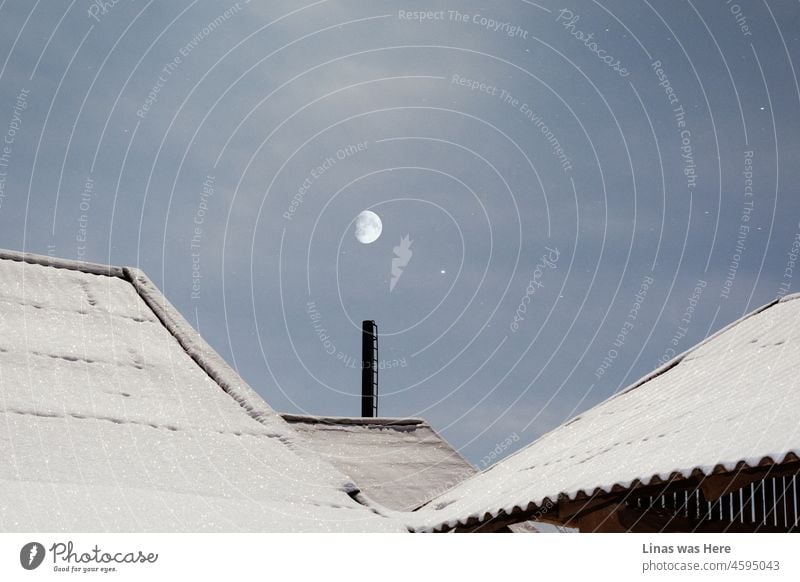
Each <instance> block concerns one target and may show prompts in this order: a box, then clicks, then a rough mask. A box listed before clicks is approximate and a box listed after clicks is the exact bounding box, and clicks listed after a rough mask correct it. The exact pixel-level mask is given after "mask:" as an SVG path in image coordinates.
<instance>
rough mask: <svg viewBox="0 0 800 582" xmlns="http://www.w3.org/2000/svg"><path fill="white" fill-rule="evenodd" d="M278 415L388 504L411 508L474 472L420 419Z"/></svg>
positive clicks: (371, 495)
mask: <svg viewBox="0 0 800 582" xmlns="http://www.w3.org/2000/svg"><path fill="white" fill-rule="evenodd" d="M283 417H284V419H286V420H287V421H288V422H289V424H290V425H291V426H292V428H293V429H294V430H295V431H296V432H298V433H299V434H300V435H301V436H302V437H303V438H305V439H306V441H307V442H308V446H309V448H310V449H311V450H312V451H315V452H316V453H318V454H320V455H322V457H323V458H324V459H326V460H327V461H329V462H330V463H331V464H333V466H334V467H336V468H337V469H339V470H340V471H341V472H342V473H344V474H345V475H347V476H348V477H350V478H351V479H352V480H353V481H354V482H355V484H356V485H357V486H358V488H359V489H360V490H361V491H362V492H363V493H364V494H365V495H366V496H367V497H369V498H371V499H373V500H375V501H377V502H378V503H380V504H381V505H383V506H385V507H387V508H389V509H394V510H411V509H414V508H416V507H418V506H420V505H422V504H423V503H424V502H425V501H427V500H429V499H431V498H432V497H435V496H436V495H439V494H440V493H443V492H444V491H446V490H447V489H449V488H451V487H454V486H455V485H457V484H458V483H460V482H461V481H463V480H464V479H466V478H467V477H469V476H471V475H473V474H475V472H476V471H475V468H474V467H473V466H472V465H470V463H469V462H468V461H467V460H466V459H464V458H463V457H462V456H461V455H460V454H458V452H457V451H455V450H454V449H453V448H452V447H451V446H450V444H449V443H447V441H445V440H444V439H443V438H442V437H441V436H439V434H438V433H437V432H436V431H435V430H433V429H432V428H431V427H430V426H429V425H428V423H426V422H425V421H424V420H420V419H414V418H411V419H409V418H342V417H321V416H298V415H292V414H284V415H283Z"/></svg>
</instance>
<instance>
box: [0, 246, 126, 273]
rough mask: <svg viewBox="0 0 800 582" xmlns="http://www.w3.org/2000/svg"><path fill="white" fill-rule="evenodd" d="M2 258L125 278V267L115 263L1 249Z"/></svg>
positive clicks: (0, 255) (0, 256) (0, 257)
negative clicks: (114, 264)
mask: <svg viewBox="0 0 800 582" xmlns="http://www.w3.org/2000/svg"><path fill="white" fill-rule="evenodd" d="M0 260H7V261H17V262H20V263H28V264H31V265H41V266H43V267H53V268H56V269H67V270H69V271H80V272H82V273H89V274H91V275H102V276H105V277H119V278H121V279H124V278H125V275H124V268H123V267H115V266H113V265H103V264H100V263H90V262H87V261H75V260H71V259H61V258H58V257H51V256H49V255H39V254H36V253H26V252H21V251H10V250H6V249H0Z"/></svg>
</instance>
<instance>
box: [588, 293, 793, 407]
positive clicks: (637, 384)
mask: <svg viewBox="0 0 800 582" xmlns="http://www.w3.org/2000/svg"><path fill="white" fill-rule="evenodd" d="M794 299H800V293H794V294H792V295H786V296H784V297H777V298H775V299H773V300H772V301H770V302H769V303H765V304H764V305H761V306H760V307H756V308H755V309H754V310H752V311H749V312H747V313H745V314H744V315H743V316H741V317H740V318H738V319H735V320H733V321H732V322H730V323H729V324H727V325H725V326H723V327H721V328H720V329H718V330H717V331H715V332H714V333H712V334H711V335H710V336H708V337H705V338H703V339H702V340H700V341H699V342H697V343H696V344H694V345H693V346H691V347H689V348H687V349H686V350H685V351H683V352H681V353H680V354H678V355H677V356H675V357H674V358H672V359H671V360H669V361H668V362H665V363H664V364H662V365H661V366H659V367H657V368H656V369H654V370H652V371H651V372H649V373H648V374H645V375H644V376H642V377H641V378H639V379H638V380H637V381H635V382H633V383H632V384H631V385H630V386H628V387H627V388H624V389H623V390H620V391H619V392H617V393H615V394H612V395H611V396H610V397H609V398H607V399H606V400H604V401H603V402H609V401H611V400H613V399H615V398H617V397H618V396H622V395H623V394H627V393H628V392H631V391H632V390H636V389H637V388H639V387H641V386H642V385H643V384H647V383H648V382H649V381H650V380H653V379H655V378H657V377H658V376H660V375H661V374H664V373H665V372H668V371H669V370H671V369H672V368H674V367H675V366H677V365H678V364H680V363H681V362H682V361H683V360H684V359H685V358H686V356H688V355H690V354H693V353H694V352H696V351H697V350H698V349H700V348H701V347H703V346H704V345H706V344H707V343H709V342H711V341H713V340H715V339H716V338H717V337H719V336H721V335H722V334H724V333H725V332H727V331H728V330H730V329H732V328H734V327H736V326H737V325H739V324H740V323H742V322H743V321H746V320H748V319H750V318H751V317H755V316H756V315H758V314H760V313H762V312H764V311H766V310H767V309H769V308H771V307H774V306H776V305H778V304H779V303H784V302H786V301H792V300H794Z"/></svg>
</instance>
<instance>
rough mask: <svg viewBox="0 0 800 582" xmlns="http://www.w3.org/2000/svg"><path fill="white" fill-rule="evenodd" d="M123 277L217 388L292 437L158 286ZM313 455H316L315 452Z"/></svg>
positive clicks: (352, 488)
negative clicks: (271, 420)
mask: <svg viewBox="0 0 800 582" xmlns="http://www.w3.org/2000/svg"><path fill="white" fill-rule="evenodd" d="M122 271H123V278H124V279H125V280H126V281H127V282H129V283H130V284H131V285H132V286H133V288H134V290H135V291H136V293H137V294H138V295H139V297H141V298H142V301H144V302H145V304H146V305H147V306H148V307H149V308H150V310H151V311H152V312H153V313H154V314H155V316H156V317H157V318H158V320H159V321H160V322H161V324H162V325H163V326H164V327H165V328H166V330H167V331H168V332H169V333H170V334H171V335H172V337H174V338H175V340H176V341H177V342H178V344H179V345H180V346H181V347H182V348H183V350H184V352H185V353H186V355H187V356H189V357H190V358H191V359H192V360H194V362H195V364H197V366H198V367H199V368H200V369H201V370H203V371H204V372H205V373H206V374H208V376H209V378H211V379H212V380H213V381H214V382H215V383H216V384H217V385H218V386H219V387H220V389H221V390H222V391H223V392H225V393H226V394H227V395H228V396H230V397H231V398H233V400H234V401H235V402H236V403H237V404H238V405H239V406H241V407H242V408H243V409H244V411H245V413H246V414H247V415H248V416H250V418H252V419H253V420H255V421H256V422H258V423H259V424H261V425H264V426H268V424H267V422H265V420H266V419H267V418H272V419H274V420H276V421H277V422H279V423H284V424H285V425H286V429H287V430H288V431H289V433H290V434H292V435H293V436H294V437H295V438H298V439H299V438H300V437H299V435H296V433H295V432H294V430H293V429H292V428H291V426H290V425H289V423H288V422H286V421H285V420H284V419H283V418H282V417H281V416H280V414H278V413H277V412H276V411H275V410H273V409H272V408H271V407H270V406H269V404H267V403H266V401H265V400H264V399H263V398H261V396H259V394H258V393H257V392H256V391H255V390H254V389H253V388H252V387H251V386H250V385H249V384H248V383H247V382H246V381H245V380H244V378H242V377H241V376H240V375H239V374H238V373H237V372H236V370H234V369H233V368H231V367H230V365H229V364H228V363H227V362H226V361H225V360H224V359H223V358H222V356H220V355H219V354H218V353H217V352H216V350H214V348H212V347H211V346H210V345H209V344H208V342H206V340H205V339H203V336H201V335H200V333H199V332H198V331H197V330H196V329H195V328H194V327H192V325H191V324H190V323H189V322H188V321H187V320H186V318H184V317H183V315H181V313H180V311H178V310H177V309H176V308H175V306H174V305H172V303H170V302H169V300H168V299H167V298H166V296H165V295H164V294H163V293H162V292H161V290H160V289H159V288H158V287H156V286H155V284H154V283H153V282H152V281H151V280H150V278H149V277H148V276H147V275H146V274H145V273H144V271H142V270H141V269H137V268H135V267H123V268H122ZM281 440H283V442H284V444H285V445H286V446H287V447H288V448H289V449H290V450H291V451H292V452H294V453H295V454H297V455H299V456H300V457H301V458H303V457H304V456H305V455H307V454H308V451H307V449H305V448H304V447H303V446H302V445H300V444H299V443H298V441H296V440H295V439H294V438H293V439H291V441H286V440H284V439H281ZM315 456H316V455H315ZM329 466H330V468H331V470H332V471H333V474H334V475H338V476H339V477H340V479H341V480H340V481H339V484H338V485H339V487H340V488H341V490H342V491H344V492H345V493H347V494H348V495H350V494H351V493H358V492H359V488H358V486H357V485H356V484H354V483H353V482H352V481H350V480H348V479H347V477H346V476H345V475H344V474H343V473H341V471H339V470H338V469H336V468H335V467H333V465H330V464H329Z"/></svg>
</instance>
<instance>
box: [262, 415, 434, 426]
mask: <svg viewBox="0 0 800 582" xmlns="http://www.w3.org/2000/svg"><path fill="white" fill-rule="evenodd" d="M278 414H279V415H280V416H281V417H282V418H283V419H284V420H285V421H286V422H302V423H305V424H331V425H334V424H346V425H353V426H369V425H375V426H415V425H427V423H426V422H425V420H424V419H422V418H402V417H398V418H392V417H387V416H381V417H361V416H316V415H309V414H290V413H288V412H286V413H284V412H279V413H278Z"/></svg>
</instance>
